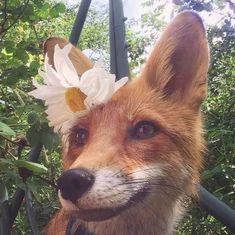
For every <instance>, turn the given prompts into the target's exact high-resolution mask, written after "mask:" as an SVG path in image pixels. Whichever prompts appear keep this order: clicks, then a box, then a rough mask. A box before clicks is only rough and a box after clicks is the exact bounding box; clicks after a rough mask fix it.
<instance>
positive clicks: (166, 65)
mask: <svg viewBox="0 0 235 235" xmlns="http://www.w3.org/2000/svg"><path fill="white" fill-rule="evenodd" d="M61 42H62V41H61ZM56 43H59V44H60V39H59V40H58V39H57V41H56V42H55V43H52V44H53V45H55V44H56ZM62 44H63V45H64V44H65V43H64V41H63V43H62ZM60 45H61V44H60ZM63 45H62V46H63ZM52 54H53V53H51V52H50V53H49V55H52ZM80 58H81V57H80ZM71 59H72V60H73V58H71ZM208 60H209V59H208V46H207V40H206V36H205V30H204V28H203V25H202V22H201V19H200V18H199V17H198V16H197V15H196V14H195V13H193V12H184V13H181V14H180V15H178V16H177V17H176V19H175V20H173V22H172V23H171V24H170V25H169V26H168V27H167V29H166V30H165V31H164V32H163V34H162V36H161V37H160V39H159V41H158V42H157V44H156V45H155V47H154V50H153V51H152V53H151V55H150V57H149V59H148V61H147V63H146V65H145V66H144V69H143V71H142V73H141V74H140V76H139V78H136V79H133V80H132V81H131V82H130V83H128V84H127V85H126V86H124V87H123V88H121V89H120V90H118V91H117V92H116V93H115V94H114V96H113V97H112V99H111V100H110V101H108V102H107V103H106V104H103V105H99V106H96V107H94V108H93V109H92V110H91V111H90V112H89V113H87V114H86V115H85V116H83V117H81V118H80V119H79V120H78V121H77V124H76V125H75V126H74V127H73V129H74V130H76V129H77V128H86V129H87V130H88V131H89V138H88V142H87V143H86V144H85V145H84V146H83V147H77V145H76V143H74V142H73V137H70V138H69V139H68V140H67V141H68V149H66V150H65V151H64V155H63V163H64V169H65V170H67V169H73V168H76V167H84V168H87V169H102V168H106V167H110V166H115V167H116V168H118V169H122V172H123V174H126V175H128V174H131V173H132V172H134V171H135V170H136V169H139V168H140V167H144V166H146V165H151V164H155V165H164V166H165V168H164V177H162V178H161V182H164V183H165V184H169V185H173V186H174V187H175V188H176V189H180V190H172V189H169V188H168V189H163V190H161V189H160V190H159V189H157V192H158V201H157V202H156V201H155V200H154V199H153V198H154V197H153V198H150V199H149V200H150V201H151V207H153V208H155V209H154V210H156V214H157V215H158V216H159V217H157V218H155V222H152V220H151V218H152V214H151V213H150V214H149V213H148V211H147V210H146V211H144V210H143V212H142V214H141V215H143V216H141V215H140V214H138V215H136V217H135V220H133V221H132V222H130V224H131V223H133V224H132V225H133V226H136V230H135V231H139V230H141V229H142V231H139V233H137V232H135V233H134V232H133V234H156V235H157V234H161V235H163V234H170V233H171V232H172V229H173V227H174V226H175V224H173V223H175V222H172V224H173V225H171V223H170V222H169V223H168V222H166V221H165V219H166V218H169V220H170V218H171V217H172V214H173V212H174V210H176V209H175V207H174V206H175V205H176V204H177V203H178V201H179V200H181V199H182V198H181V196H182V195H181V194H182V192H181V190H183V191H184V192H185V193H186V194H187V195H193V194H194V195H196V185H197V184H198V182H199V178H200V177H199V173H200V170H201V168H202V154H203V151H204V148H205V147H204V140H203V135H202V132H203V131H202V120H201V119H202V118H201V113H200V105H201V102H202V101H203V99H204V98H205V96H206V89H207V83H206V74H207V68H208ZM76 61H77V60H76ZM86 61H87V59H86ZM74 64H75V66H77V62H76V63H74ZM83 64H84V63H83ZM86 66H87V67H86V68H84V67H83V68H82V71H80V67H79V68H78V67H77V68H78V73H80V74H81V73H83V72H84V70H86V69H89V68H90V66H91V63H90V62H89V63H86ZM79 71H80V72H79ZM141 120H149V121H151V122H153V123H154V124H155V125H156V126H157V127H158V129H159V130H158V133H157V135H155V136H154V137H152V138H150V139H145V140H141V141H137V140H133V139H132V138H130V137H129V136H128V134H127V133H128V130H129V129H130V128H131V127H132V126H134V125H135V124H136V123H137V122H139V121H141ZM158 190H159V191H158ZM164 193H165V194H164ZM164 197H168V198H167V199H166V198H164ZM160 200H162V201H160ZM159 202H160V203H159ZM174 202H175V203H176V204H174ZM161 203H162V204H163V205H161ZM166 204H167V205H166ZM170 207H172V209H171V210H170V211H171V212H169V211H168V209H169V208H170ZM131 210H134V209H131ZM158 210H159V211H160V212H159V211H158ZM66 213H67V212H65V211H64V210H63V209H62V210H61V211H60V212H59V213H58V214H57V215H56V216H55V217H54V219H53V220H52V222H51V223H50V224H49V226H48V230H47V234H48V235H52V234H61V235H62V234H64V231H65V227H66V225H67V222H68V216H67V215H66ZM68 214H69V213H68ZM162 214H165V215H166V218H165V217H161V215H162ZM176 214H177V213H176ZM144 217H146V218H148V220H144ZM161 219H162V220H163V221H164V223H163V222H161ZM111 220H112V219H111ZM128 220H131V218H129V217H128V214H127V215H126V214H125V213H123V220H122V218H121V215H120V216H119V217H117V218H116V217H115V218H114V219H113V222H112V223H113V224H115V228H110V229H108V230H107V231H109V232H106V229H107V227H108V226H111V225H110V224H109V223H108V222H106V221H104V222H97V223H100V227H101V228H99V229H98V228H96V226H97V224H96V223H90V224H89V223H88V224H87V227H89V228H91V229H93V230H92V231H96V232H97V234H98V235H100V234H104V235H107V234H110V235H116V234H122V235H123V234H124V235H126V234H128V235H129V234H132V233H130V232H126V230H125V226H124V225H123V224H122V221H128ZM172 220H173V219H172ZM121 224H122V226H123V230H120V227H121ZM145 224H146V226H147V227H149V226H150V227H151V226H152V227H156V228H154V229H153V228H152V230H147V232H146V231H145V230H144V229H145V228H142V227H141V226H140V225H145ZM112 226H114V225H112ZM112 226H111V227H112ZM164 226H165V227H164ZM170 226H171V227H172V228H170ZM126 229H127V228H126ZM133 229H134V228H133ZM127 231H129V230H128V229H127ZM133 231H134V230H133ZM95 235H96V233H95Z"/></svg>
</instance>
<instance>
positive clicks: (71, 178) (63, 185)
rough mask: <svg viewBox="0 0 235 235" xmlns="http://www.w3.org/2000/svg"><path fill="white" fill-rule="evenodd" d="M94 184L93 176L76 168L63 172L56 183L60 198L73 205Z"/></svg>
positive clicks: (82, 169)
mask: <svg viewBox="0 0 235 235" xmlns="http://www.w3.org/2000/svg"><path fill="white" fill-rule="evenodd" d="M93 184H94V175H93V174H92V173H90V172H89V171H88V170H87V169H84V168H76V169H71V170H67V171H65V172H64V173H63V174H62V175H61V176H60V178H59V179H58V181H57V185H58V188H59V190H60V193H61V196H62V197H63V198H64V199H66V200H69V201H71V202H73V203H75V202H76V201H77V200H78V199H79V198H81V197H82V195H83V194H85V193H86V192H87V191H88V190H89V188H90V187H92V185H93Z"/></svg>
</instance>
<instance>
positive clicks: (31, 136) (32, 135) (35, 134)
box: [26, 125, 42, 146]
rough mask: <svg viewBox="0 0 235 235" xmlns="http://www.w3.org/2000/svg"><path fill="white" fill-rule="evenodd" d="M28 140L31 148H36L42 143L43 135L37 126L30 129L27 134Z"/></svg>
mask: <svg viewBox="0 0 235 235" xmlns="http://www.w3.org/2000/svg"><path fill="white" fill-rule="evenodd" d="M26 138H27V140H28V142H29V144H30V145H31V146H35V145H37V144H39V143H42V141H41V133H40V131H39V129H38V127H37V126H35V125H33V126H32V127H30V128H29V129H28V131H27V133H26Z"/></svg>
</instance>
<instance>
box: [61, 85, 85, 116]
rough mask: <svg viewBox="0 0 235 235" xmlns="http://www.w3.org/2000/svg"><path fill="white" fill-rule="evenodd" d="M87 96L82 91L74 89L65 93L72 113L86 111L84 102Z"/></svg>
mask: <svg viewBox="0 0 235 235" xmlns="http://www.w3.org/2000/svg"><path fill="white" fill-rule="evenodd" d="M85 98H86V95H85V94H84V93H82V92H81V91H80V89H78V88H75V87H72V88H69V89H67V90H66V92H65V101H66V104H67V105H68V106H69V108H70V110H71V111H72V112H74V113H75V112H79V111H82V110H85V109H86V107H85V105H84V100H85Z"/></svg>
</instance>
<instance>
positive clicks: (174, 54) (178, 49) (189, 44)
mask: <svg viewBox="0 0 235 235" xmlns="http://www.w3.org/2000/svg"><path fill="white" fill-rule="evenodd" d="M208 62H209V56H208V43H207V39H206V32H205V28H204V26H203V22H202V19H201V18H200V16H199V15H198V14H196V13H195V12H192V11H184V12H182V13H180V14H179V15H178V16H176V17H175V19H174V20H173V21H172V22H171V23H170V24H169V25H168V27H167V28H166V29H165V31H164V32H163V33H162V35H161V36H160V38H159V40H158V42H157V43H156V45H155V47H154V50H153V52H152V53H151V55H150V57H149V59H148V61H147V63H146V65H145V67H144V69H143V72H142V77H143V78H145V79H146V80H147V81H148V83H149V85H150V86H151V87H152V88H154V89H156V90H158V91H160V92H161V93H162V95H163V96H165V97H167V98H171V99H173V100H176V101H178V102H184V103H185V102H186V101H187V102H188V103H189V105H190V106H193V107H195V108H198V107H199V106H200V104H201V102H202V100H203V99H204V98H205V95H206V88H207V85H206V84H207V80H206V77H207V70H208Z"/></svg>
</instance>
